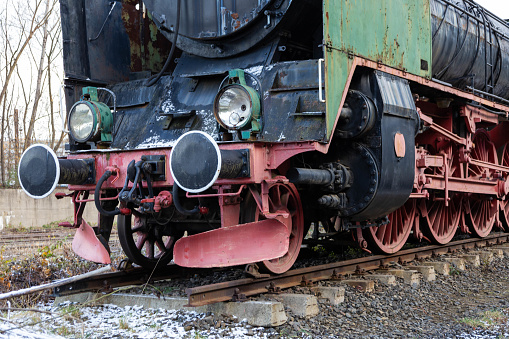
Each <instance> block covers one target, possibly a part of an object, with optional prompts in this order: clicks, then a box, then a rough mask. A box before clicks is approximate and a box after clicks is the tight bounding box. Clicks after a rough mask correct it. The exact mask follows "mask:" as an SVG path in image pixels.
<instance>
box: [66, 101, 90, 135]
mask: <svg viewBox="0 0 509 339" xmlns="http://www.w3.org/2000/svg"><path fill="white" fill-rule="evenodd" d="M69 128H70V130H71V132H72V136H73V138H74V139H76V140H77V141H87V139H88V138H89V137H91V136H92V132H93V131H94V113H93V112H92V109H91V108H90V107H89V106H88V105H87V104H84V103H80V104H77V105H75V106H74V107H73V108H72V110H71V113H70V117H69Z"/></svg>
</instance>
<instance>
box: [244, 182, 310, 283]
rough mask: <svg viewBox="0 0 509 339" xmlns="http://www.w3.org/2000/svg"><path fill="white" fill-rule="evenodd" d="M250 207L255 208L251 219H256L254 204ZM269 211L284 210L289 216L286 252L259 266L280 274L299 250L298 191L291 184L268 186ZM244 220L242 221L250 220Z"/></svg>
mask: <svg viewBox="0 0 509 339" xmlns="http://www.w3.org/2000/svg"><path fill="white" fill-rule="evenodd" d="M251 208H254V209H255V210H256V213H254V216H253V218H252V219H255V221H256V220H257V219H258V216H259V212H258V209H257V208H256V205H253V206H252V207H251ZM269 211H270V212H271V213H275V212H277V211H286V212H288V214H289V216H288V219H289V220H287V221H285V223H286V222H287V225H288V227H290V230H289V232H288V233H289V244H288V252H287V253H286V254H284V255H283V256H281V257H279V258H275V259H271V260H265V261H263V262H261V263H259V264H260V267H261V268H262V269H263V270H265V271H269V272H271V273H276V274H280V273H283V272H286V271H287V270H289V269H290V268H291V267H292V265H293V263H294V262H295V260H296V259H297V256H298V254H299V252H300V246H301V244H302V239H303V237H304V234H303V233H304V215H303V213H302V205H301V201H300V197H299V193H298V192H297V189H296V188H295V186H294V185H293V184H286V185H285V184H279V183H278V184H274V185H272V186H271V187H270V188H269ZM250 221H252V220H249V221H248V220H246V221H244V222H250Z"/></svg>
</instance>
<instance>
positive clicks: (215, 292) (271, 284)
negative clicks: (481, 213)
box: [186, 233, 509, 307]
mask: <svg viewBox="0 0 509 339" xmlns="http://www.w3.org/2000/svg"><path fill="white" fill-rule="evenodd" d="M508 240H509V234H508V233H495V234H491V235H489V236H487V237H486V238H482V239H479V238H470V239H465V240H458V241H454V242H450V243H449V244H446V245H442V246H438V245H431V246H425V247H417V248H411V249H407V250H403V251H399V252H397V253H394V254H390V255H374V256H369V257H363V258H357V259H352V260H347V261H341V262H336V263H331V264H325V265H319V266H313V267H306V268H300V269H296V270H291V271H288V272H286V273H283V274H281V275H278V276H271V277H269V278H262V279H254V278H246V279H240V280H234V281H228V282H223V283H218V284H212V285H207V286H200V287H194V288H189V289H187V290H186V293H187V295H188V298H189V299H188V305H187V306H192V307H195V306H203V305H207V304H212V303H216V302H220V301H229V300H238V299H239V298H243V297H247V296H251V295H255V294H261V293H267V292H268V291H269V290H275V289H284V288H289V287H293V286H298V285H302V284H304V285H306V286H307V285H309V284H311V283H313V282H317V281H321V280H330V279H333V280H334V279H340V278H341V276H343V275H347V274H354V273H360V272H363V271H367V270H374V269H378V268H383V267H385V266H386V265H387V264H389V263H391V262H400V263H406V262H409V261H412V260H415V259H422V258H426V257H431V256H433V255H439V254H446V253H449V252H454V251H457V250H462V249H470V248H475V247H481V246H486V245H490V244H500V243H504V242H507V241H508Z"/></svg>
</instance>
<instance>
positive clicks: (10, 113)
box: [0, 0, 64, 185]
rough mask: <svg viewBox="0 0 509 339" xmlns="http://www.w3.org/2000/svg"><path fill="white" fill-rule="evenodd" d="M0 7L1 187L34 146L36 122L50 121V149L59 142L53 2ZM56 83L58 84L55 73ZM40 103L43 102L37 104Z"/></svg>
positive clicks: (56, 23) (33, 1) (55, 11)
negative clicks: (54, 88)
mask: <svg viewBox="0 0 509 339" xmlns="http://www.w3.org/2000/svg"><path fill="white" fill-rule="evenodd" d="M3 4H5V6H2V7H4V8H0V114H1V116H0V174H1V175H0V180H1V182H0V185H5V184H6V180H9V184H11V183H12V181H13V178H12V176H11V178H9V175H7V173H9V174H12V173H14V172H15V168H16V166H17V159H18V157H19V154H20V153H21V152H22V151H23V150H24V149H26V148H27V147H28V146H29V145H30V144H31V143H32V141H33V140H34V138H35V131H36V125H37V124H39V126H40V123H38V120H40V119H42V120H45V119H49V120H50V127H51V128H50V129H49V131H50V133H51V134H50V142H49V143H50V144H51V145H50V146H51V147H56V148H58V147H59V145H60V144H61V142H62V140H63V138H64V136H63V135H59V136H57V134H56V129H55V122H54V119H53V114H54V113H55V112H54V109H53V106H54V103H53V100H52V84H51V82H52V78H53V77H52V75H53V74H52V72H55V69H54V67H53V65H54V63H55V59H56V58H57V57H58V56H59V55H60V53H61V44H60V32H61V29H60V18H59V15H58V6H57V4H58V0H27V1H26V2H24V3H23V4H18V5H17V6H16V5H15V2H14V1H12V0H6V1H5V2H4V3H3ZM21 69H22V70H21ZM15 75H17V77H16V76H15ZM56 77H57V78H59V75H58V73H57V76H56ZM46 91H48V92H49V93H48V95H47V96H46V95H45V93H46ZM46 97H47V98H49V102H46V100H45V99H43V98H46ZM19 104H21V105H19ZM45 105H47V106H48V107H47V108H48V114H47V115H43V114H40V113H39V112H38V111H40V110H41V108H43V106H45ZM44 108H46V107H44ZM39 129H40V127H39ZM20 135H21V137H20ZM6 145H7V146H8V147H6ZM14 179H16V178H14Z"/></svg>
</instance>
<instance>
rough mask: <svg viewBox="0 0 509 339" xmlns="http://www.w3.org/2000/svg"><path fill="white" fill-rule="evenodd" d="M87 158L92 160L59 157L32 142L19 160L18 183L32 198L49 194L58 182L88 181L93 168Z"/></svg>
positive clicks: (84, 182)
mask: <svg viewBox="0 0 509 339" xmlns="http://www.w3.org/2000/svg"><path fill="white" fill-rule="evenodd" d="M88 160H92V159H87V160H82V159H58V158H57V155H56V154H55V152H53V150H52V149H51V148H49V147H48V146H46V145H40V144H36V145H32V146H30V147H29V148H27V149H26V151H25V152H24V153H23V155H22V156H21V160H20V161H19V166H18V179H19V183H20V185H21V188H22V189H23V191H24V192H25V193H26V194H27V195H28V196H30V197H32V198H35V199H42V198H45V197H47V196H48V195H50V194H51V192H53V190H54V189H55V187H56V186H57V184H71V185H81V184H87V183H91V181H92V182H93V168H91V166H90V165H89V163H88V162H87V161H88ZM92 161H93V160H92Z"/></svg>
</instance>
